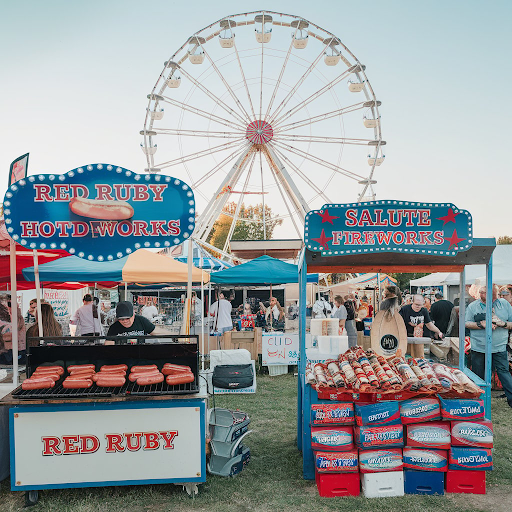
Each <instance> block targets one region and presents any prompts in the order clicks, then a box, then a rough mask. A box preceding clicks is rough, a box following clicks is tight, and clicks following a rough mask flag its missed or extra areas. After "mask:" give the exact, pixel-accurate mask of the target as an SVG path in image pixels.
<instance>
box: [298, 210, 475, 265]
mask: <svg viewBox="0 0 512 512" xmlns="http://www.w3.org/2000/svg"><path fill="white" fill-rule="evenodd" d="M304 230H305V234H304V242H305V244H306V247H307V248H308V249H309V250H310V251H316V252H321V253H322V255H324V256H330V255H337V254H340V255H341V254H354V253H372V252H391V251H395V252H404V253H417V254H434V255H444V256H455V255H456V254H457V252H461V251H467V250H468V249H469V248H470V247H471V246H472V244H473V236H472V233H473V229H472V221H471V215H470V214H469V212H467V211H466V210H460V209H458V208H457V207H456V206H454V205H453V204H451V203H441V204H438V203H412V202H407V201H375V202H371V203H353V204H326V205H324V206H323V207H322V209H321V210H313V211H311V212H309V213H308V214H307V215H306V223H305V227H304Z"/></svg>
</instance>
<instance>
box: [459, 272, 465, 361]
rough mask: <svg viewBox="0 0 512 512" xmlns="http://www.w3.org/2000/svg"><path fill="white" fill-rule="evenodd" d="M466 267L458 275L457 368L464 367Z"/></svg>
mask: <svg viewBox="0 0 512 512" xmlns="http://www.w3.org/2000/svg"><path fill="white" fill-rule="evenodd" d="M465 340H466V267H464V268H463V269H462V272H461V273H460V299H459V368H460V369H461V370H464V368H465V367H466V352H465V351H464V348H465Z"/></svg>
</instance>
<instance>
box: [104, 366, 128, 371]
mask: <svg viewBox="0 0 512 512" xmlns="http://www.w3.org/2000/svg"><path fill="white" fill-rule="evenodd" d="M127 370H128V366H127V365H125V364H104V365H103V366H102V367H101V368H100V372H117V371H124V372H126V371H127Z"/></svg>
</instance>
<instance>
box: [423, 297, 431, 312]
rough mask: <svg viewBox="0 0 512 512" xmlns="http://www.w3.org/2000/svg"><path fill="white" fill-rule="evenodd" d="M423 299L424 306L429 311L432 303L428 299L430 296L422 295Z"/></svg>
mask: <svg viewBox="0 0 512 512" xmlns="http://www.w3.org/2000/svg"><path fill="white" fill-rule="evenodd" d="M423 300H424V306H423V307H424V308H425V309H426V310H427V311H428V312H429V313H430V308H431V307H432V303H431V301H430V297H429V296H428V295H423Z"/></svg>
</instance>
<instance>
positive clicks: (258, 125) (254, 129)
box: [245, 120, 274, 144]
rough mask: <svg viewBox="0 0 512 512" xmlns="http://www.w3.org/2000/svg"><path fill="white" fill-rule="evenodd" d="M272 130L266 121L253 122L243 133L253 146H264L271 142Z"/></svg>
mask: <svg viewBox="0 0 512 512" xmlns="http://www.w3.org/2000/svg"><path fill="white" fill-rule="evenodd" d="M273 136H274V130H273V129H272V126H271V125H270V123H267V122H266V121H262V120H259V121H253V122H252V123H251V124H249V126H248V127H247V130H246V131H245V138H246V139H247V140H248V141H249V142H252V143H253V144H266V143H267V142H270V141H271V140H272V137H273Z"/></svg>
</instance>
